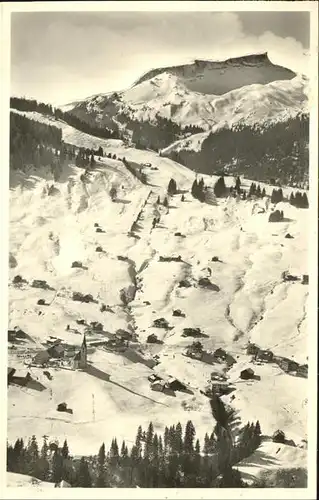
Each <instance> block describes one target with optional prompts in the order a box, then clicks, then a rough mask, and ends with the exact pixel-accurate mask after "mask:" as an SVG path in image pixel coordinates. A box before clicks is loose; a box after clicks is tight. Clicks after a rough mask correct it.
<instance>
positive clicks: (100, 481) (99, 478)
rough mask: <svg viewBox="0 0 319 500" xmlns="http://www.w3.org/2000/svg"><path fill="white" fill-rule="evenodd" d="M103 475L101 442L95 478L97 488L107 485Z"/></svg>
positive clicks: (103, 462) (102, 447)
mask: <svg viewBox="0 0 319 500" xmlns="http://www.w3.org/2000/svg"><path fill="white" fill-rule="evenodd" d="M105 475H106V456H105V444H104V443H102V445H101V447H100V449H99V454H98V458H97V479H96V486H97V488H105V487H106V486H107V484H106V477H105Z"/></svg>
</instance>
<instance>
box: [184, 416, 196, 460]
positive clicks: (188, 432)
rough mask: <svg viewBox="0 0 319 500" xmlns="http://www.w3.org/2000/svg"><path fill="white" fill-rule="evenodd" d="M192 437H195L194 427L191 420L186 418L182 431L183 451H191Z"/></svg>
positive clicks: (192, 447)
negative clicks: (183, 431)
mask: <svg viewBox="0 0 319 500" xmlns="http://www.w3.org/2000/svg"><path fill="white" fill-rule="evenodd" d="M194 439H195V427H194V425H193V422H192V421H191V420H188V422H187V424H186V427H185V433H184V443H183V450H184V453H193V451H194Z"/></svg>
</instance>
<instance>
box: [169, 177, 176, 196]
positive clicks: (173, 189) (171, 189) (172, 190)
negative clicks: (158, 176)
mask: <svg viewBox="0 0 319 500" xmlns="http://www.w3.org/2000/svg"><path fill="white" fill-rule="evenodd" d="M176 191H177V186H176V181H175V180H174V179H170V181H169V183H168V187H167V192H168V194H170V195H174V194H176Z"/></svg>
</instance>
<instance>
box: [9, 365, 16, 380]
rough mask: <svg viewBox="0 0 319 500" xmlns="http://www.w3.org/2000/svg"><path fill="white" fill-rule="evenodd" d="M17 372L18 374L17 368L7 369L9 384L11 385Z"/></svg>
mask: <svg viewBox="0 0 319 500" xmlns="http://www.w3.org/2000/svg"><path fill="white" fill-rule="evenodd" d="M15 372H16V369H15V368H10V367H9V366H8V368H7V375H8V384H10V382H12V380H13V376H14V374H15Z"/></svg>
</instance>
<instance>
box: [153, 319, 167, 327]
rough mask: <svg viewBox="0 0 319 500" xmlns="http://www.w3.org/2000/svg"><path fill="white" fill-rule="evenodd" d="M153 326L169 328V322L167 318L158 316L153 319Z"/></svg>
mask: <svg viewBox="0 0 319 500" xmlns="http://www.w3.org/2000/svg"><path fill="white" fill-rule="evenodd" d="M153 326H154V327H155V328H168V326H169V324H168V321H167V320H166V319H165V318H158V319H155V320H154V321H153Z"/></svg>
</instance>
